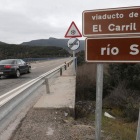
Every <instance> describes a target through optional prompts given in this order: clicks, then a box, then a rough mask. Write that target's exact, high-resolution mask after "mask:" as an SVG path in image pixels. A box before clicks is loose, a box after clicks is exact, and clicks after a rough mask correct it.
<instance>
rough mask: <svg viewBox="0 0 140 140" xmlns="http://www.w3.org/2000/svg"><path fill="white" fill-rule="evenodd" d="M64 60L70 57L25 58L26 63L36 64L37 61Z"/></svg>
mask: <svg viewBox="0 0 140 140" xmlns="http://www.w3.org/2000/svg"><path fill="white" fill-rule="evenodd" d="M62 58H68V57H50V58H24V59H22V60H24V61H25V62H35V61H43V60H54V59H62Z"/></svg>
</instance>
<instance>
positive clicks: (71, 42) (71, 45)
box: [68, 38, 80, 51]
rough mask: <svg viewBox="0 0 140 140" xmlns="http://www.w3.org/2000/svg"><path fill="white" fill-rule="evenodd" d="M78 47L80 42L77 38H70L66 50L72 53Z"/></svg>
mask: <svg viewBox="0 0 140 140" xmlns="http://www.w3.org/2000/svg"><path fill="white" fill-rule="evenodd" d="M79 47H80V41H79V40H78V39H77V38H70V39H69V41H68V48H70V49H71V50H72V51H74V50H77V49H78V48H79Z"/></svg>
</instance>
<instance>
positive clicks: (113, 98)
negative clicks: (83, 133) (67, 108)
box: [76, 53, 140, 140]
mask: <svg viewBox="0 0 140 140" xmlns="http://www.w3.org/2000/svg"><path fill="white" fill-rule="evenodd" d="M83 54H84V53H83ZM77 56H80V57H82V55H80V54H78V55H77ZM83 57H84V56H83ZM79 61H80V62H79V63H78V64H79V66H78V68H77V79H76V80H77V82H76V84H77V85H76V102H85V101H88V102H89V101H90V102H92V103H93V106H94V107H93V108H95V100H96V64H89V63H88V64H87V63H84V62H83V60H82V59H81V58H79ZM103 88H104V89H103V114H104V112H105V111H106V112H108V113H109V114H111V115H112V116H114V117H115V118H116V119H110V118H107V117H105V116H104V115H103V118H102V129H103V131H104V133H103V134H104V135H105V136H106V137H107V136H111V138H112V140H115V139H117V140H118V139H119V140H134V139H136V131H137V121H138V113H139V103H140V64H124V63H122V64H117V63H115V64H104V87H103ZM76 109H77V111H76V112H77V116H78V117H80V113H81V117H87V118H88V117H93V119H94V113H92V114H90V113H89V112H88V111H85V110H84V112H83V110H82V109H81V110H80V111H79V106H78V107H77V108H76ZM87 112H88V113H87ZM84 113H85V114H84ZM83 114H84V115H83Z"/></svg>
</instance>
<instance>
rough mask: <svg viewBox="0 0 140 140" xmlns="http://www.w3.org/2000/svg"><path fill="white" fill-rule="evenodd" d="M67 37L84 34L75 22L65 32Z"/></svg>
mask: <svg viewBox="0 0 140 140" xmlns="http://www.w3.org/2000/svg"><path fill="white" fill-rule="evenodd" d="M65 37H82V34H81V33H80V31H79V29H78V28H77V26H76V24H75V23H74V22H72V23H71V25H70V27H69V29H68V31H67V32H66V34H65Z"/></svg>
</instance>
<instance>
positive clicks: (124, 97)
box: [105, 81, 140, 122]
mask: <svg viewBox="0 0 140 140" xmlns="http://www.w3.org/2000/svg"><path fill="white" fill-rule="evenodd" d="M139 101H140V98H139V92H138V91H136V90H131V89H129V88H128V84H127V82H125V81H123V82H120V83H119V85H118V87H116V88H114V89H113V90H112V91H111V93H110V95H109V96H108V97H106V98H105V102H106V103H107V104H108V105H109V106H111V107H117V108H118V109H120V110H122V114H121V117H124V118H125V119H126V120H127V121H129V122H130V121H136V120H137V119H138V113H139Z"/></svg>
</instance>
